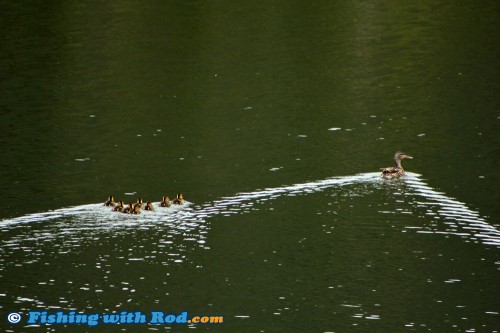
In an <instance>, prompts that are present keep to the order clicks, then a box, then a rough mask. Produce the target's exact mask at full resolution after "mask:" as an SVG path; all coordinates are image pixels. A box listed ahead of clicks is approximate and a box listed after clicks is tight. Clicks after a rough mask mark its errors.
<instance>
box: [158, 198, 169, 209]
mask: <svg viewBox="0 0 500 333" xmlns="http://www.w3.org/2000/svg"><path fill="white" fill-rule="evenodd" d="M160 207H170V198H169V197H168V196H164V197H163V200H162V201H161V203H160Z"/></svg>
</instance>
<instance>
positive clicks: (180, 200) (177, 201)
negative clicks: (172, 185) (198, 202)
mask: <svg viewBox="0 0 500 333" xmlns="http://www.w3.org/2000/svg"><path fill="white" fill-rule="evenodd" d="M172 203H173V204H174V205H182V204H183V203H184V196H183V195H182V193H177V198H175V199H174V200H173V201H172Z"/></svg>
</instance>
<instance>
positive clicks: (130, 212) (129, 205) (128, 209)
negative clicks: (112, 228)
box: [123, 203, 134, 214]
mask: <svg viewBox="0 0 500 333" xmlns="http://www.w3.org/2000/svg"><path fill="white" fill-rule="evenodd" d="M133 211H134V207H133V205H132V203H129V204H128V206H127V207H126V208H125V209H124V210H123V213H125V214H132V212H133Z"/></svg>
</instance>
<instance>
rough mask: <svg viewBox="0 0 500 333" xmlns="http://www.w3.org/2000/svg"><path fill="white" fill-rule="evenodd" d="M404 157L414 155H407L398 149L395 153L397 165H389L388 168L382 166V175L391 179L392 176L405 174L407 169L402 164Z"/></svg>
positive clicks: (409, 157) (408, 157) (410, 157)
mask: <svg viewBox="0 0 500 333" xmlns="http://www.w3.org/2000/svg"><path fill="white" fill-rule="evenodd" d="M404 159H410V160H411V159H413V157H412V156H410V155H407V154H405V153H403V152H401V151H397V152H396V153H395V154H394V162H395V163H396V166H393V167H387V168H380V170H382V177H384V178H387V179H390V178H396V177H401V176H404V175H405V171H404V169H403V167H402V166H401V161H402V160H404Z"/></svg>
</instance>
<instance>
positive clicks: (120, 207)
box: [113, 200, 123, 212]
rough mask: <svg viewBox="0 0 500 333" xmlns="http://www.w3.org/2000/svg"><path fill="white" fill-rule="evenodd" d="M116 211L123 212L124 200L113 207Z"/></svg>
mask: <svg viewBox="0 0 500 333" xmlns="http://www.w3.org/2000/svg"><path fill="white" fill-rule="evenodd" d="M113 211H114V212H123V201H121V200H120V201H119V202H118V204H117V205H116V207H114V208H113Z"/></svg>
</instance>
